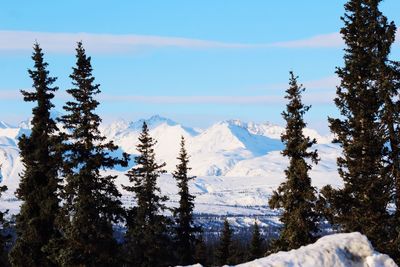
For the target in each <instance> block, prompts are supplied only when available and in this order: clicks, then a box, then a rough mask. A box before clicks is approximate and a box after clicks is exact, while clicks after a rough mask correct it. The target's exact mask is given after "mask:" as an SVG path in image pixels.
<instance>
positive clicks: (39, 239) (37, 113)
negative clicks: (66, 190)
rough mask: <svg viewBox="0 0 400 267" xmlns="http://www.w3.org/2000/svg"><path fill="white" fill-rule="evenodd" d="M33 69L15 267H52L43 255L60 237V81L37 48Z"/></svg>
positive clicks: (23, 143)
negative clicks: (55, 111)
mask: <svg viewBox="0 0 400 267" xmlns="http://www.w3.org/2000/svg"><path fill="white" fill-rule="evenodd" d="M33 49H34V52H33V56H32V59H33V61H34V67H33V69H29V70H28V73H29V76H30V77H31V78H32V80H33V88H34V92H27V91H21V92H22V95H23V96H24V101H26V102H36V106H35V107H34V108H33V110H32V113H33V117H32V121H31V124H32V132H31V134H30V136H26V135H22V136H21V137H20V139H19V143H18V146H19V149H20V156H21V159H22V162H23V165H24V171H23V172H22V173H21V174H20V177H21V180H20V184H19V187H18V189H17V191H16V196H17V198H18V199H19V200H21V201H22V205H21V209H20V212H19V214H18V215H17V220H16V232H17V240H16V243H15V246H14V247H13V249H12V251H11V253H10V261H11V263H12V265H13V266H33V267H34V266H41V267H42V266H52V264H51V263H50V262H49V260H48V257H47V256H48V255H47V254H46V253H45V252H43V248H44V246H46V245H47V244H48V242H49V240H50V239H51V238H53V237H55V236H56V235H57V232H58V231H57V229H56V227H55V224H54V221H55V218H56V215H57V214H58V211H59V199H58V196H57V190H58V189H59V178H58V169H59V166H60V164H59V162H60V158H59V156H58V155H59V153H57V147H58V143H59V141H58V138H57V137H56V132H57V131H58V129H57V126H56V123H55V122H54V120H53V119H52V118H51V116H50V110H51V108H53V107H54V105H53V104H52V103H51V100H52V99H53V98H54V92H55V91H56V90H57V89H58V88H57V87H52V84H53V83H54V82H55V81H56V78H54V77H50V76H49V71H48V70H47V66H48V64H47V63H46V62H45V61H44V59H43V53H42V49H41V48H40V47H39V44H38V43H35V44H34V47H33Z"/></svg>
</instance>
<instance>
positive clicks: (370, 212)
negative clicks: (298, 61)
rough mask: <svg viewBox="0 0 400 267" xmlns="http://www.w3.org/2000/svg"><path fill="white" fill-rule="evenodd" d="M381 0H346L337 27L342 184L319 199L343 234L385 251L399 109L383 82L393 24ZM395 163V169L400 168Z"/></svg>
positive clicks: (335, 128)
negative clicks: (340, 25) (360, 235)
mask: <svg viewBox="0 0 400 267" xmlns="http://www.w3.org/2000/svg"><path fill="white" fill-rule="evenodd" d="M380 2H381V1H380V0H350V1H348V2H347V3H346V4H345V10H346V14H345V16H344V17H343V18H342V20H343V21H344V27H343V28H342V29H341V34H342V36H343V38H344V40H345V43H346V48H345V50H344V51H345V55H344V67H340V68H337V71H336V73H337V75H338V76H339V78H340V79H341V83H340V85H339V86H338V87H337V97H336V98H335V104H336V106H337V107H338V109H339V111H340V114H341V118H337V119H334V118H329V123H330V128H331V131H332V132H333V133H334V134H335V142H337V143H339V144H340V146H341V147H342V149H343V156H341V157H340V158H338V160H337V163H338V170H339V175H340V177H341V178H342V179H343V182H344V187H343V188H340V189H333V188H332V187H331V186H326V187H325V188H324V189H323V190H322V195H323V198H321V200H322V201H323V202H324V203H326V204H325V211H326V214H327V217H328V218H329V219H330V220H331V222H332V223H334V224H337V225H339V226H340V229H341V230H342V231H344V232H349V231H359V232H361V233H363V234H365V235H367V237H368V238H369V240H370V241H371V242H372V244H373V245H374V246H375V247H376V248H377V249H378V250H379V251H382V252H385V251H386V248H387V247H388V246H387V242H388V240H389V236H390V229H389V228H390V227H389V226H390V224H389V223H388V222H389V221H388V220H389V214H388V211H387V206H388V204H389V202H390V191H391V190H390V189H391V188H390V187H391V176H392V175H396V176H398V174H396V173H393V172H392V173H391V171H390V170H389V169H390V168H388V166H387V162H386V159H387V158H388V157H387V156H388V151H387V150H386V148H385V145H386V144H387V141H388V137H389V139H390V138H394V139H392V140H390V142H391V145H392V146H393V147H392V153H390V154H391V155H390V156H389V161H392V162H391V163H389V164H395V165H398V163H396V161H398V152H397V151H398V148H397V146H398V141H397V138H398V136H396V135H397V134H396V133H395V132H394V131H393V130H394V128H393V122H394V120H395V117H393V116H392V115H394V116H397V115H396V114H398V111H395V110H392V108H394V107H395V105H392V103H390V102H391V99H390V98H391V94H392V92H390V90H391V89H390V86H388V84H387V83H388V81H385V79H386V78H385V75H386V74H387V66H388V65H387V63H388V59H387V56H388V53H389V52H390V45H391V44H392V43H393V41H394V31H395V27H394V24H393V23H390V24H389V23H388V22H387V19H386V17H384V16H383V15H382V13H381V12H380V11H379V7H378V5H379V3H380ZM385 84H386V85H385ZM391 112H394V113H393V114H390V113H391ZM393 153H395V154H393ZM396 154H397V155H396ZM393 160H395V161H393ZM393 167H394V169H392V170H394V171H395V172H398V166H394V165H393Z"/></svg>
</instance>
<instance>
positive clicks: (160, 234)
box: [124, 122, 171, 267]
mask: <svg viewBox="0 0 400 267" xmlns="http://www.w3.org/2000/svg"><path fill="white" fill-rule="evenodd" d="M155 144H156V141H155V140H154V139H153V138H152V137H151V136H150V134H149V129H148V127H147V124H146V122H144V123H143V128H142V132H141V133H140V136H139V144H138V145H137V151H138V152H139V155H138V156H137V157H136V158H135V162H136V164H137V165H136V166H135V167H134V168H132V169H131V170H129V171H128V173H127V176H128V177H129V181H130V182H131V183H132V185H125V186H124V189H125V190H127V191H129V192H133V193H134V197H135V199H136V203H137V206H135V207H132V208H131V209H129V210H128V212H127V213H128V217H127V228H128V229H127V232H126V235H125V248H126V258H127V264H128V265H129V266H135V267H136V266H143V267H157V266H167V265H168V264H169V260H170V258H171V255H170V252H171V251H169V245H170V244H169V234H170V232H169V224H170V222H169V220H168V219H167V217H165V216H164V215H163V214H162V212H163V211H164V210H166V206H165V204H164V202H165V201H166V200H168V198H167V197H166V196H162V195H161V191H160V188H159V187H158V186H157V179H158V178H159V176H160V175H161V174H162V173H165V171H164V170H163V168H164V166H165V163H162V164H158V163H157V162H156V158H155V153H154V145H155Z"/></svg>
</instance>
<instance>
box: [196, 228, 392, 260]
mask: <svg viewBox="0 0 400 267" xmlns="http://www.w3.org/2000/svg"><path fill="white" fill-rule="evenodd" d="M194 266H199V265H194ZM270 266H271V267H272V266H274V267H279V266H282V267H283V266H291V267H295V266H302V267H307V266H310V267H317V266H326V267H331V266H332V267H340V266H343V267H345V266H346V267H348V266H357V267H362V266H365V267H392V266H393V267H394V266H397V265H396V263H394V261H393V260H392V259H391V258H390V257H389V256H387V255H385V254H380V253H378V252H376V251H374V249H373V247H372V246H371V244H370V243H369V241H368V239H367V238H366V237H365V236H364V235H362V234H360V233H357V232H355V233H349V234H335V235H329V236H325V237H322V238H320V239H319V240H318V241H317V242H315V243H314V244H311V245H308V246H304V247H301V248H299V249H296V250H291V251H288V252H278V253H276V254H272V255H270V256H268V257H265V258H261V259H258V260H254V261H251V262H247V263H243V264H239V265H237V267H270Z"/></svg>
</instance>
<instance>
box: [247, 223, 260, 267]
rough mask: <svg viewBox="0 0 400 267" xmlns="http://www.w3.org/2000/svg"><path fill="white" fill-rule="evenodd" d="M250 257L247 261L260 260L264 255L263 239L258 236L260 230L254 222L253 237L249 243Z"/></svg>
mask: <svg viewBox="0 0 400 267" xmlns="http://www.w3.org/2000/svg"><path fill="white" fill-rule="evenodd" d="M249 252H250V256H249V260H254V259H258V258H261V257H262V256H263V254H264V249H263V239H262V237H261V234H260V228H259V227H258V224H257V222H254V227H253V236H252V238H251V243H250V251H249Z"/></svg>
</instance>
